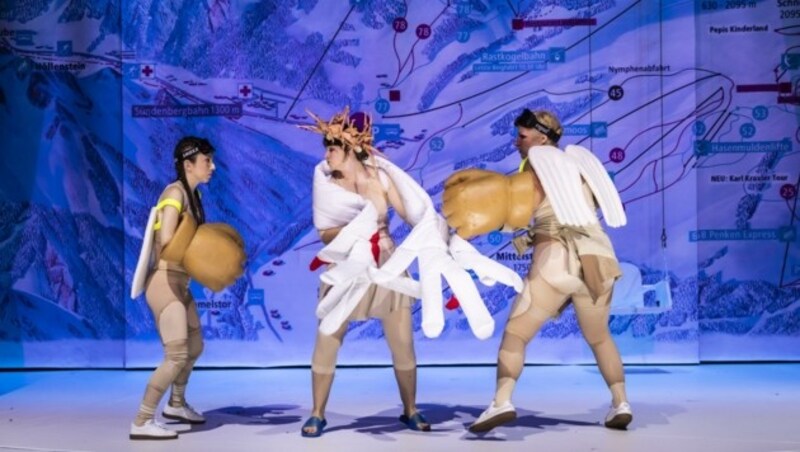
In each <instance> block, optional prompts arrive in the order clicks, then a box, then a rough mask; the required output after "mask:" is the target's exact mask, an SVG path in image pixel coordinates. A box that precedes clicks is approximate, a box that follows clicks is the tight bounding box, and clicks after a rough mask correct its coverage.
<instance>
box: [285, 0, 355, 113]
mask: <svg viewBox="0 0 800 452" xmlns="http://www.w3.org/2000/svg"><path fill="white" fill-rule="evenodd" d="M355 8H356V5H355V3H354V4H353V5H352V6H350V10H348V11H347V15H345V16H344V19H342V21H341V22H340V23H339V27H338V28H337V29H336V33H334V34H333V37H332V38H331V40H330V41H328V45H327V46H325V50H324V51H323V52H322V55H320V57H319V58H318V59H317V62H316V63H314V68H313V69H311V72H310V73H309V74H308V77H306V81H305V82H303V86H301V87H300V91H298V92H297V95H295V97H294V100H293V101H292V105H291V106H289V109H288V110H286V114H285V115H284V116H283V119H286V118H287V117H289V113H291V112H292V110H293V109H294V106H295V104H297V100H298V99H299V98H300V96H301V95H302V94H303V91H305V89H306V86H308V82H310V81H311V78H312V77H314V74H316V72H317V68H319V65H320V64H322V60H324V59H325V56H326V55H327V54H328V51H329V50H330V49H331V46H332V45H333V43H334V42H335V41H336V37H337V36H339V32H341V31H342V28H344V24H345V23H347V19H348V18H350V14H351V13H352V12H353V10H354V9H355Z"/></svg>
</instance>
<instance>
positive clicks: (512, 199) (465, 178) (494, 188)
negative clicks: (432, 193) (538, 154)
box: [442, 169, 536, 238]
mask: <svg viewBox="0 0 800 452" xmlns="http://www.w3.org/2000/svg"><path fill="white" fill-rule="evenodd" d="M534 195H535V189H534V182H533V176H532V174H531V173H529V172H524V173H521V174H515V175H513V176H505V175H503V174H500V173H495V172H493V171H485V170H479V169H469V170H464V171H459V172H457V173H455V174H453V175H452V176H450V177H449V178H448V179H447V181H445V190H444V195H443V196H442V200H443V205H442V213H443V214H444V216H445V218H447V224H448V225H450V227H452V228H455V229H456V232H457V233H458V235H459V236H461V237H463V238H471V237H474V236H476V235H479V234H485V233H487V232H491V231H495V230H497V229H499V228H501V227H502V226H503V225H504V224H508V225H509V226H512V227H515V228H521V227H526V226H528V224H529V222H530V219H531V215H532V214H533V210H534V208H535V207H536V205H535V199H536V197H535V196H534Z"/></svg>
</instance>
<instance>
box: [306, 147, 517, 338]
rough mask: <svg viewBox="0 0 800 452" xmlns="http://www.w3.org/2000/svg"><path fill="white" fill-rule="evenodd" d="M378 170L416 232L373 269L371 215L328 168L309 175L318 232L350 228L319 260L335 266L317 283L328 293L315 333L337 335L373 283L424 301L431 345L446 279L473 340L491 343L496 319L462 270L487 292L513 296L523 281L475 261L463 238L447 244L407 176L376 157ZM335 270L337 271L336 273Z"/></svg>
mask: <svg viewBox="0 0 800 452" xmlns="http://www.w3.org/2000/svg"><path fill="white" fill-rule="evenodd" d="M375 162H376V164H377V166H378V168H380V169H382V170H383V171H384V172H386V174H388V175H389V177H390V178H391V179H392V182H393V183H394V185H395V187H396V188H397V190H398V192H399V194H400V197H401V198H402V200H403V206H404V207H405V211H406V214H407V217H408V218H407V220H408V222H409V223H410V224H411V225H412V227H413V228H412V230H411V232H410V233H409V235H408V237H406V239H405V240H404V241H403V242H402V243H401V244H399V245H398V246H397V247H396V249H395V251H394V253H393V254H392V256H391V257H390V258H389V259H388V260H387V261H386V262H385V263H384V264H383V265H382V266H381V267H380V268H378V267H377V266H376V265H375V264H374V259H373V258H372V256H371V254H370V252H369V250H370V248H369V237H370V236H371V235H372V233H374V232H375V231H376V230H377V213H376V212H375V209H374V207H372V206H371V204H370V203H368V202H366V201H365V200H364V199H363V198H362V197H361V196H359V195H357V194H355V193H351V192H348V191H347V190H344V189H343V188H341V187H339V186H338V185H335V184H333V183H332V182H330V181H329V180H328V176H327V174H328V173H329V169H328V167H327V163H325V162H322V163H320V164H319V165H317V167H316V169H315V173H314V224H315V226H316V227H317V228H318V229H328V228H331V227H337V226H341V225H343V224H348V226H347V227H345V228H344V229H342V231H341V232H340V233H339V235H337V237H336V239H334V240H333V241H332V242H331V243H330V244H329V245H328V246H326V247H325V248H323V249H322V250H321V251H320V253H319V254H318V257H319V258H320V259H322V260H325V261H328V262H335V263H336V264H337V266H336V267H335V268H333V269H331V270H329V271H327V272H325V273H324V274H323V275H322V276H321V277H320V278H321V279H322V280H323V281H324V282H326V283H328V284H331V285H332V286H333V288H332V289H331V290H330V292H329V293H328V295H327V296H326V297H325V298H323V301H322V302H321V303H320V308H319V309H318V311H317V315H318V316H321V318H322V323H321V325H320V331H321V332H322V333H323V334H332V333H333V332H334V331H336V330H337V329H338V328H339V327H340V326H341V324H342V323H343V322H344V321H346V319H347V318H348V316H349V315H350V313H351V312H352V311H353V309H355V307H356V305H357V304H358V302H359V301H360V299H361V297H362V296H363V294H364V293H365V292H366V290H367V288H368V287H369V284H370V283H376V284H379V285H381V286H384V287H386V288H389V289H391V290H396V291H398V292H401V293H404V294H407V295H411V296H413V297H415V298H421V299H422V329H423V332H424V334H425V335H426V336H428V337H437V336H439V335H440V334H441V332H442V330H443V329H444V313H443V304H444V303H443V299H442V280H441V277H442V276H443V277H444V278H445V279H446V280H447V281H448V283H449V284H450V287H451V289H452V291H453V293H454V294H455V296H456V297H458V299H459V302H460V304H461V306H462V309H463V310H464V314H465V315H466V317H467V320H468V322H469V325H470V328H471V329H472V331H473V333H474V334H475V335H476V336H477V337H478V338H481V339H485V338H488V337H490V336H491V335H492V333H493V331H494V319H493V318H492V316H491V314H490V313H489V311H488V310H487V309H486V306H485V304H484V303H483V300H482V299H481V297H480V293H479V292H478V289H477V287H475V283H474V281H473V280H472V278H471V277H470V275H469V273H467V270H473V271H474V272H475V273H476V274H477V275H478V276H479V278H480V280H481V281H482V282H483V283H485V284H494V283H496V282H501V283H504V284H509V285H511V286H513V287H514V288H515V290H517V292H520V291H521V290H522V287H523V285H522V280H521V278H520V277H519V276H518V275H517V274H516V273H514V272H513V271H512V270H511V269H509V268H507V267H505V266H503V265H501V264H499V263H497V262H494V261H492V260H491V259H489V258H486V257H484V256H482V255H480V253H478V251H477V250H475V248H474V247H472V245H470V244H469V243H468V242H466V241H464V240H463V239H461V238H460V237H457V236H453V237H451V236H450V234H449V232H448V229H447V225H446V223H445V221H444V219H443V218H442V217H441V216H440V215H439V214H438V213H436V211H435V209H434V207H433V201H432V200H431V198H430V196H428V194H427V193H426V192H425V190H424V189H423V188H422V187H421V186H420V185H419V184H418V183H417V182H416V181H415V180H414V179H413V178H411V176H409V175H408V174H406V173H405V172H404V171H403V170H401V169H400V168H398V167H397V166H395V165H394V164H392V163H391V162H389V161H388V160H386V159H383V158H381V157H377V156H375ZM342 204H344V205H342ZM358 225H360V226H358ZM350 226H353V228H352V232H351V231H350V230H348V228H350ZM343 233H344V235H343ZM340 237H341V240H339V239H340ZM415 259H416V260H417V261H418V266H419V274H420V280H419V283H418V284H416V281H413V280H411V281H409V280H408V278H407V277H405V276H403V274H404V272H405V271H406V269H407V268H408V266H409V265H410V264H411V263H412V262H413V261H414V260H415ZM340 266H341V267H343V269H342V270H338V269H339V267H340Z"/></svg>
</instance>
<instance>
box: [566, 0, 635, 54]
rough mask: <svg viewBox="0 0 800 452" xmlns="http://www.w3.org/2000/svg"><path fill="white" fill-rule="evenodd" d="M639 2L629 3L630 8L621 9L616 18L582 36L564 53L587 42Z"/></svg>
mask: <svg viewBox="0 0 800 452" xmlns="http://www.w3.org/2000/svg"><path fill="white" fill-rule="evenodd" d="M641 1H642V0H636V1H635V2H633V3H631V5H630V6H628V7H627V8H625V9H623V10H622V11H621V12H620V13H619V14H617V15H616V16H614V17H612V18H611V19H609V20H608V22H606V23H604V24H603V25H601V26H599V27H597V28H595V29H594V30H592V31H591V33H589V34H587V35H586V36H584V37H583V38H581V39H579V40H578V41H576V42H575V43H574V44H572V45H571V46H569V47H566V48H565V49H564V51H569V50H570V49H572V48H573V47H575V46H577V45H578V44H580V43H581V42H583V41H585V40H587V39H589V38H591V37H592V35H594V34H595V33H597V32H599V31H600V30H602V29H603V28H605V27H607V26H608V25H610V24H612V23H613V22H614V21H615V20H617V19H619V17H620V16H622V15H623V14H625V13H626V12H628V11H629V10H630V9H631V8H633V7H634V6H636V5H638V4H639V3H641Z"/></svg>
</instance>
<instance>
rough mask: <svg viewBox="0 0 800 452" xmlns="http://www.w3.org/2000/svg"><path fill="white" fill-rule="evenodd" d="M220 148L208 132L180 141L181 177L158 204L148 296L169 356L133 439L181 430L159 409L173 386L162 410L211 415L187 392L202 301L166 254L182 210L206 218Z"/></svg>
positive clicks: (198, 347) (174, 415) (199, 339)
mask: <svg viewBox="0 0 800 452" xmlns="http://www.w3.org/2000/svg"><path fill="white" fill-rule="evenodd" d="M213 153H214V148H213V147H212V146H211V144H210V143H209V142H208V141H207V140H205V139H202V138H195V137H186V138H183V139H181V140H180V141H179V142H178V144H177V145H176V146H175V151H174V163H175V170H176V173H177V178H178V180H177V181H176V182H173V183H171V184H169V185H167V187H166V188H165V189H164V191H163V192H162V194H161V196H160V197H159V203H158V206H157V209H158V214H157V215H158V217H157V222H156V226H155V229H156V233H155V244H154V249H155V253H156V262H157V264H156V267H155V268H154V269H153V271H152V273H151V274H150V276H149V280H148V281H147V283H146V292H145V297H146V299H147V305H148V306H149V307H150V310H151V311H152V313H153V317H154V319H155V324H156V328H158V333H159V335H160V337H161V343H162V344H163V347H164V360H163V361H162V362H161V364H160V365H159V366H158V367H157V368H156V370H155V371H154V372H153V375H152V377H151V378H150V381H149V382H148V383H147V387H146V389H145V393H144V398H143V400H142V403H141V405H140V406H139V412H138V413H137V415H136V419H135V420H134V421H133V423H132V424H131V432H130V438H131V439H173V438H177V437H178V434H177V432H175V431H173V430H169V429H167V428H165V427H164V426H163V425H161V424H160V423H158V422H156V421H155V419H154V417H155V412H156V409H157V407H158V404H159V402H160V401H161V398H162V397H163V395H164V393H165V392H166V390H167V389H168V388H170V387H171V388H172V392H171V395H170V397H169V401H168V402H167V404H166V406H165V407H164V411H163V412H162V415H163V416H164V417H165V418H168V419H173V420H178V421H181V422H187V423H191V424H202V423H204V422H205V418H203V416H202V415H201V414H199V413H198V412H197V411H195V410H194V409H193V408H192V407H191V406H190V405H189V404H188V403H186V399H185V396H184V394H185V392H186V385H187V383H188V381H189V375H190V374H191V372H192V368H193V367H194V363H195V361H197V358H198V357H199V356H200V353H202V351H203V336H202V333H201V330H200V319H199V317H198V314H197V305H196V304H195V301H194V299H193V298H192V295H191V293H189V274H188V273H187V272H186V270H185V268H184V267H183V266H182V265H181V264H179V263H173V262H167V261H165V260H163V259H162V256H161V251H162V250H163V248H164V247H165V246H166V245H167V244H169V242H170V240H171V239H172V238H173V235H174V233H175V231H176V228H177V227H178V223H179V218H180V216H181V214H188V215H190V216H191V217H193V218H194V220H195V221H196V222H197V224H203V223H204V222H205V213H204V211H203V205H202V203H201V202H200V196H199V194H198V191H197V189H196V187H197V186H198V185H199V184H202V183H207V182H208V181H209V179H210V178H211V176H212V174H213V173H214V170H215V166H214V161H213Z"/></svg>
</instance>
